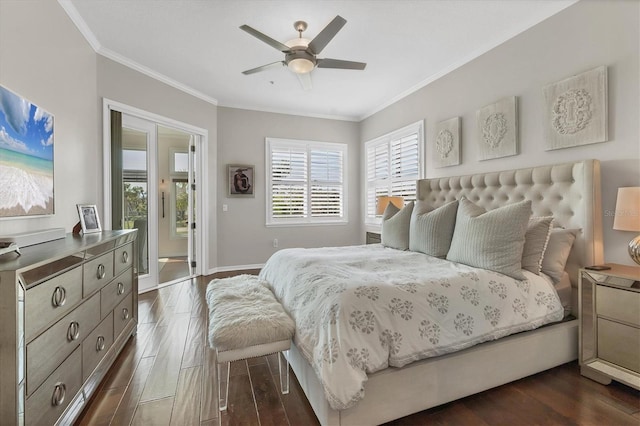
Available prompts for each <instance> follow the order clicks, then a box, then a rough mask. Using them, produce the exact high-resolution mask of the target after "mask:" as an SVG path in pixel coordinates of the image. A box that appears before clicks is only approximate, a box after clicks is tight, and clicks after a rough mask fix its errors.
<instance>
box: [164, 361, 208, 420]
mask: <svg viewBox="0 0 640 426" xmlns="http://www.w3.org/2000/svg"><path fill="white" fill-rule="evenodd" d="M201 399H202V367H201V366H197V367H193V368H186V369H182V370H180V377H179V378H178V389H177V391H176V396H175V399H174V402H173V411H172V412H171V425H173V426H198V425H199V424H200V402H201Z"/></svg>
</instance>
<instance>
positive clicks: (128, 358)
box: [102, 323, 155, 389]
mask: <svg viewBox="0 0 640 426" xmlns="http://www.w3.org/2000/svg"><path fill="white" fill-rule="evenodd" d="M154 329H155V324H152V323H148V324H140V325H139V326H138V333H137V334H136V335H135V336H133V337H132V338H131V339H130V340H129V341H128V342H127V344H126V345H125V347H124V348H123V350H122V352H121V353H120V355H118V358H116V361H115V362H114V365H113V366H112V367H111V369H110V371H109V374H108V376H107V377H106V378H105V380H104V382H103V383H102V387H103V388H106V389H109V388H120V387H125V386H127V384H128V383H129V381H130V380H131V378H132V377H133V373H134V371H135V370H136V368H137V367H138V363H139V362H140V359H142V355H143V354H144V348H145V347H146V345H147V343H148V342H149V341H150V339H151V338H152V336H153V330H154Z"/></svg>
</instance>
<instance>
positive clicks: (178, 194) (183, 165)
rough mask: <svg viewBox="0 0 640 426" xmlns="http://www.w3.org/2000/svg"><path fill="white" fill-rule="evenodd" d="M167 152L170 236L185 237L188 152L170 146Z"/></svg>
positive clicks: (187, 201)
mask: <svg viewBox="0 0 640 426" xmlns="http://www.w3.org/2000/svg"><path fill="white" fill-rule="evenodd" d="M169 154H170V155H169V158H170V165H169V173H170V174H171V203H170V206H171V208H170V210H171V212H170V215H171V216H170V217H171V238H172V239H175V238H187V237H188V228H187V226H188V221H189V217H188V214H189V213H188V209H189V193H188V188H189V153H188V152H185V151H179V150H178V149H176V148H171V149H170V150H169Z"/></svg>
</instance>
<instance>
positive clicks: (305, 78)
mask: <svg viewBox="0 0 640 426" xmlns="http://www.w3.org/2000/svg"><path fill="white" fill-rule="evenodd" d="M296 75H297V76H298V81H299V82H300V85H301V86H302V88H303V89H304V90H311V89H312V87H313V85H312V84H311V73H310V72H307V73H304V74H296Z"/></svg>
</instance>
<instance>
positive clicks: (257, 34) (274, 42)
mask: <svg viewBox="0 0 640 426" xmlns="http://www.w3.org/2000/svg"><path fill="white" fill-rule="evenodd" d="M240 29H241V30H243V31H246V32H248V33H249V34H251V35H252V36H254V37H255V38H257V39H258V40H261V41H263V42H265V43H267V44H268V45H269V46H271V47H273V48H275V49H278V50H279V51H281V52H289V51H290V50H291V48H289V46H287V45H286V44H283V43H280V42H279V41H278V40H274V39H272V38H271V37H269V36H268V35H266V34H262V33H261V32H260V31H258V30H256V29H254V28H251V27H250V26H248V25H242V26H241V27H240Z"/></svg>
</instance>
